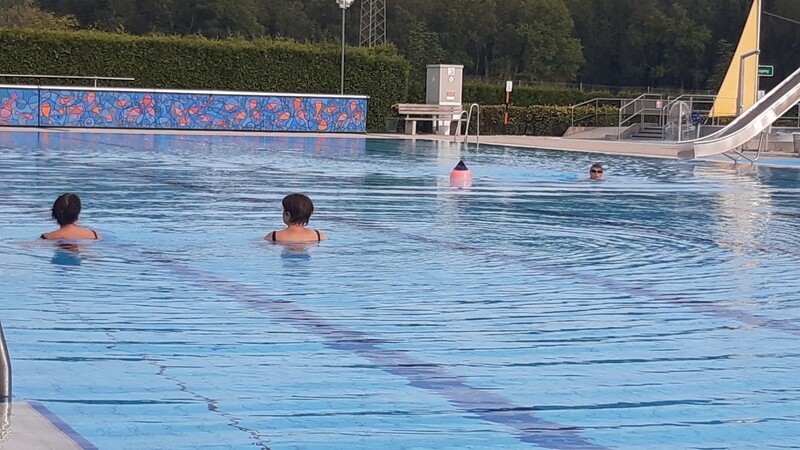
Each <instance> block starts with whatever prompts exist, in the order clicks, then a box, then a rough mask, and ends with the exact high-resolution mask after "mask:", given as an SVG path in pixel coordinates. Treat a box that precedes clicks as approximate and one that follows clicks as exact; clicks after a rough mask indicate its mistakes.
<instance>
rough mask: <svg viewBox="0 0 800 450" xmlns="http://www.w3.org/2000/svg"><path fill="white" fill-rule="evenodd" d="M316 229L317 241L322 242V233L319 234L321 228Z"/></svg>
mask: <svg viewBox="0 0 800 450" xmlns="http://www.w3.org/2000/svg"><path fill="white" fill-rule="evenodd" d="M314 231H316V233H317V242H321V241H322V235H320V234H319V230H314Z"/></svg>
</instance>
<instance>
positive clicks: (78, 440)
mask: <svg viewBox="0 0 800 450" xmlns="http://www.w3.org/2000/svg"><path fill="white" fill-rule="evenodd" d="M27 403H28V405H30V406H31V408H33V409H34V410H35V411H36V412H38V413H39V414H41V415H42V416H43V417H44V418H45V419H47V421H48V422H50V423H51V424H53V426H54V427H56V428H57V429H58V430H59V431H61V432H62V433H64V434H65V435H67V437H68V438H69V439H71V440H72V442H74V443H75V444H76V445H77V446H78V447H80V448H82V449H83V450H97V447H95V446H94V444H92V443H91V442H89V441H88V440H87V439H86V438H84V437H83V436H81V434H80V433H78V432H77V431H75V429H73V428H72V427H71V426H69V425H68V424H67V423H66V422H64V421H63V420H61V418H60V417H58V416H57V415H56V414H55V413H53V412H52V411H50V410H49V409H47V407H46V406H44V405H43V404H41V403H39V402H27Z"/></svg>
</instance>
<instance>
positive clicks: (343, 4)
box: [336, 0, 355, 95]
mask: <svg viewBox="0 0 800 450" xmlns="http://www.w3.org/2000/svg"><path fill="white" fill-rule="evenodd" d="M354 1H355V0H336V3H337V4H338V5H339V8H341V9H342V77H341V84H340V87H339V94H341V95H344V39H345V34H344V19H345V14H344V12H345V11H346V10H347V8H349V7H350V5H352V4H353V2H354Z"/></svg>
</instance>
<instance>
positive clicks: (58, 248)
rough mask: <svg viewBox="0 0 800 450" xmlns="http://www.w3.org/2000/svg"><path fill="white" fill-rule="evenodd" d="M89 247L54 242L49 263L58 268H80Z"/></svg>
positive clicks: (65, 242)
mask: <svg viewBox="0 0 800 450" xmlns="http://www.w3.org/2000/svg"><path fill="white" fill-rule="evenodd" d="M88 250H89V246H88V245H86V244H79V243H78V242H72V241H56V242H54V251H53V257H52V258H50V263H51V264H55V265H58V266H80V265H81V261H82V260H83V258H84V257H85V256H86V254H87V253H88Z"/></svg>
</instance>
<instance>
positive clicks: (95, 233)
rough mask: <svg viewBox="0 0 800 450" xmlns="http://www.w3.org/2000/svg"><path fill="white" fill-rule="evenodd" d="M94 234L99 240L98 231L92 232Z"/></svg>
mask: <svg viewBox="0 0 800 450" xmlns="http://www.w3.org/2000/svg"><path fill="white" fill-rule="evenodd" d="M92 234H94V238H95V239H99V237H98V236H97V231H94V230H92Z"/></svg>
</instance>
